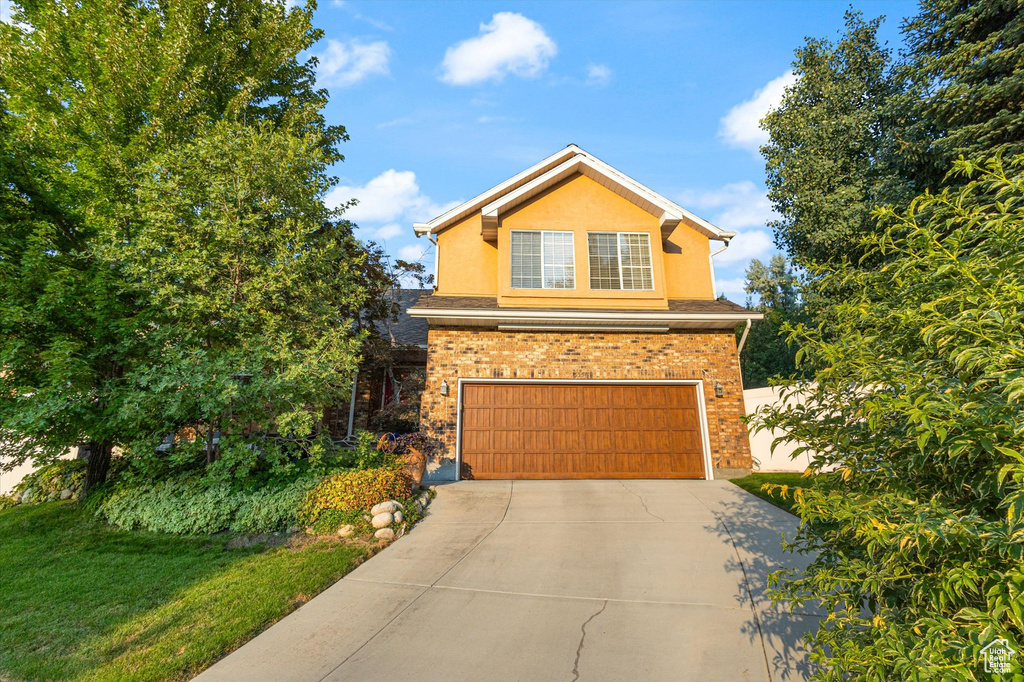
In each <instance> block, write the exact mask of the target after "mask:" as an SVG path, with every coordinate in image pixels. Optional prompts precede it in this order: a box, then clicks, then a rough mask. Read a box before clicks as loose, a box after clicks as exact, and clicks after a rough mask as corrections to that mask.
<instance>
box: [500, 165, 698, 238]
mask: <svg viewBox="0 0 1024 682" xmlns="http://www.w3.org/2000/svg"><path fill="white" fill-rule="evenodd" d="M576 173H582V174H583V175H586V176H588V177H589V178H591V179H592V180H595V181H597V182H599V183H600V184H602V185H604V186H605V187H607V188H608V189H610V190H612V191H613V192H615V193H616V194H619V195H620V196H623V197H625V198H626V199H628V200H629V201H631V202H632V203H634V204H636V205H637V206H639V207H640V208H642V209H643V210H645V211H647V212H648V213H650V214H651V215H653V216H654V217H656V218H658V221H659V225H660V226H661V227H662V229H663V230H664V229H666V228H667V229H668V230H669V231H671V230H672V229H674V228H675V226H676V225H678V224H679V221H680V220H682V218H683V215H682V213H681V212H680V211H678V210H677V209H676V207H673V206H672V205H671V202H670V201H668V200H667V199H665V198H664V197H661V196H659V195H657V194H655V193H654V192H651V191H650V190H649V189H647V188H646V187H644V186H643V185H641V184H640V183H638V182H635V181H633V180H630V179H629V178H627V177H626V176H624V175H621V174H619V173H616V172H615V171H614V169H612V168H611V167H610V166H608V165H607V164H605V163H603V162H601V161H599V160H597V159H592V158H590V157H589V156H587V155H585V154H577V155H576V156H573V157H572V158H570V159H568V160H567V161H564V162H563V163H561V164H559V165H557V166H555V167H554V168H552V169H551V170H549V171H548V172H547V173H544V174H543V175H540V176H538V177H536V178H534V179H533V180H531V181H529V182H527V183H526V184H524V185H521V186H520V187H519V188H518V189H515V190H512V191H511V192H506V193H505V194H503V195H501V196H500V197H498V198H497V199H495V200H494V201H492V202H491V203H489V204H487V205H486V206H484V207H483V208H482V209H480V212H481V213H482V214H483V223H484V231H485V232H488V231H489V230H496V229H497V227H498V217H499V216H500V215H502V214H503V213H507V212H508V211H510V210H512V209H513V208H515V207H516V206H519V205H520V204H523V203H525V202H526V201H528V200H529V199H531V198H532V197H534V196H536V195H537V194H539V193H540V192H542V191H544V190H545V189H547V188H548V187H551V186H552V185H554V184H557V183H558V182H561V181H562V180H564V179H565V178H568V177H570V176H571V175H574V174H576Z"/></svg>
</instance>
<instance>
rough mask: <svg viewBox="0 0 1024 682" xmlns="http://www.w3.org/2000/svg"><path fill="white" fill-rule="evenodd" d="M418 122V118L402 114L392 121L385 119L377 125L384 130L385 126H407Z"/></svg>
mask: <svg viewBox="0 0 1024 682" xmlns="http://www.w3.org/2000/svg"><path fill="white" fill-rule="evenodd" d="M413 123H416V119H415V118H413V117H412V116H400V117H398V118H393V119H391V120H390V121H383V122H381V123H378V124H377V125H376V128H378V129H380V130H383V129H384V128H394V127H396V126H407V125H412V124H413Z"/></svg>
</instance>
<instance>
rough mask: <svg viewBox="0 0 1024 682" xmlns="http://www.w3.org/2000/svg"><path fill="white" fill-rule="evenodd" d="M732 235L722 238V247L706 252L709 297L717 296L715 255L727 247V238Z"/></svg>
mask: <svg viewBox="0 0 1024 682" xmlns="http://www.w3.org/2000/svg"><path fill="white" fill-rule="evenodd" d="M730 239H732V237H729V238H727V239H723V240H722V242H723V243H722V248H720V249H718V250H717V251H712V252H711V253H710V254H708V264H709V265H710V266H711V297H712V298H718V285H716V284H715V256H717V255H718V254H720V253H722V252H723V251H725V250H726V249H728V248H729V240H730Z"/></svg>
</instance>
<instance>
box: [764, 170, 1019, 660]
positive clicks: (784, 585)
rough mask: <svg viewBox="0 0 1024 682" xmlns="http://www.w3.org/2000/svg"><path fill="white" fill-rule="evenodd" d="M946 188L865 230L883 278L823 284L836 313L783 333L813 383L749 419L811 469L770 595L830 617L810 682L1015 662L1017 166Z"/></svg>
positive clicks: (854, 272) (851, 275)
mask: <svg viewBox="0 0 1024 682" xmlns="http://www.w3.org/2000/svg"><path fill="white" fill-rule="evenodd" d="M956 171H957V173H958V174H960V175H962V176H963V177H964V178H965V179H967V180H970V182H969V184H966V185H965V186H962V187H960V188H959V189H957V190H956V191H947V192H943V193H941V194H938V195H930V194H927V195H924V196H922V197H920V198H918V199H917V200H915V201H914V203H913V204H912V205H911V206H910V208H909V209H908V211H907V213H906V214H905V215H902V216H898V215H896V214H895V213H894V212H893V211H892V210H891V209H886V210H883V211H881V212H880V213H879V216H880V218H881V222H882V225H881V227H882V229H881V230H880V232H879V234H877V235H873V236H872V237H871V238H870V239H869V240H868V241H867V242H866V244H867V246H868V247H869V255H870V256H871V257H873V258H877V260H878V262H881V263H883V265H881V266H880V267H879V268H878V269H873V270H868V269H861V268H857V267H854V266H853V265H848V264H843V265H841V266H839V267H837V268H836V269H835V270H834V271H831V272H827V273H821V274H823V275H824V276H823V277H822V279H821V280H820V282H819V284H818V286H820V287H822V288H824V289H825V290H826V292H829V291H831V292H835V291H843V292H845V294H844V297H843V298H842V300H841V302H840V303H837V304H836V305H835V306H834V308H833V309H832V310H831V311H830V320H829V327H828V328H819V329H808V328H804V327H798V328H797V329H795V330H793V334H792V337H793V338H794V339H795V340H798V341H799V342H800V346H801V348H800V351H799V353H800V355H799V357H802V358H803V359H804V360H805V361H806V362H808V363H809V364H810V366H811V367H813V368H814V369H815V370H816V372H815V377H814V382H813V383H811V384H804V385H802V386H790V387H788V388H787V389H786V392H787V393H789V394H791V393H793V392H794V391H802V396H801V397H802V398H803V400H795V401H790V402H787V403H784V404H783V403H782V402H781V401H780V402H779V403H777V406H776V407H774V408H766V409H765V410H763V411H762V412H760V413H758V414H757V415H755V418H754V422H755V424H756V425H757V426H758V427H759V428H777V429H780V430H781V431H783V432H784V433H786V434H788V435H787V436H786V439H789V438H792V439H794V440H796V441H798V442H800V443H804V444H806V445H807V446H808V448H809V449H810V451H811V452H813V453H815V454H814V456H813V458H812V460H811V466H810V470H811V471H812V472H814V473H818V474H820V475H819V476H817V477H816V483H815V485H814V486H813V487H809V488H804V489H802V490H800V491H799V492H798V494H797V495H796V497H795V506H796V511H797V513H798V514H799V515H800V517H801V520H802V521H803V523H802V524H801V526H800V530H799V531H798V534H797V535H796V537H795V538H793V540H794V544H793V547H794V548H795V549H796V550H798V551H800V552H802V553H806V554H808V555H810V556H811V557H812V560H811V562H810V564H809V565H808V567H807V569H806V570H804V571H798V572H786V571H782V572H778V573H775V574H774V575H773V576H772V577H771V581H773V582H774V584H775V585H776V587H777V589H776V590H775V592H774V594H773V596H774V597H775V598H776V599H779V600H783V601H790V602H792V603H793V604H794V605H799V604H801V603H803V602H812V603H814V602H819V603H821V604H822V605H823V606H824V608H825V609H826V610H827V611H828V612H829V616H828V618H827V619H826V620H822V621H821V624H820V627H819V629H818V630H817V632H815V633H814V634H813V635H812V636H811V637H810V644H811V647H810V649H811V651H812V657H813V658H814V659H815V660H816V662H817V663H819V664H820V667H819V670H818V672H817V679H822V680H852V679H856V680H890V679H891V680H909V679H913V680H926V679H928V680H940V679H941V680H978V679H983V678H984V679H991V678H990V676H989V675H985V674H983V672H982V670H981V667H980V666H981V664H982V657H981V653H982V650H983V649H984V648H985V647H986V646H988V645H989V644H991V643H992V642H993V641H995V640H997V639H1005V640H1008V642H1009V645H1010V647H1011V648H1013V649H1014V650H1017V651H1020V650H1021V647H1022V646H1024V453H1022V447H1021V446H1022V443H1024V412H1022V409H1021V404H1022V402H1021V401H1022V399H1024V306H1022V305H1021V303H1022V302H1024V246H1022V245H1024V156H1020V157H1017V158H1015V159H1014V160H1013V161H1012V162H1009V163H1007V164H1006V165H1004V164H1003V163H1002V162H1001V161H1000V160H999V159H996V160H994V161H992V162H990V163H988V164H986V165H985V166H984V168H979V167H978V166H976V165H974V164H972V163H969V162H965V161H961V162H959V163H958V164H957V166H956ZM958 180H959V178H958ZM1007 679H1009V677H1007ZM1014 679H1018V678H1017V677H1014Z"/></svg>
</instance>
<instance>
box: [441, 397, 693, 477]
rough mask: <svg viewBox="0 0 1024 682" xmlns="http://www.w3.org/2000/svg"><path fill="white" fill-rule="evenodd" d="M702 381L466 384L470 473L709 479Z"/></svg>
mask: <svg viewBox="0 0 1024 682" xmlns="http://www.w3.org/2000/svg"><path fill="white" fill-rule="evenodd" d="M698 390H699V384H697V383H694V382H690V383H655V382H647V383H632V384H616V383H514V382H509V383H504V382H501V383H499V382H494V383H483V382H482V383H476V382H466V383H464V384H463V385H462V386H461V393H462V395H461V398H462V402H461V409H462V412H461V433H460V439H459V440H460V451H461V470H462V475H461V477H462V478H473V479H529V478H552V479H568V478H614V479H622V478H706V477H707V476H706V458H705V443H704V439H705V438H706V429H705V428H704V421H703V410H702V409H701V403H700V396H699V394H698Z"/></svg>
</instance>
